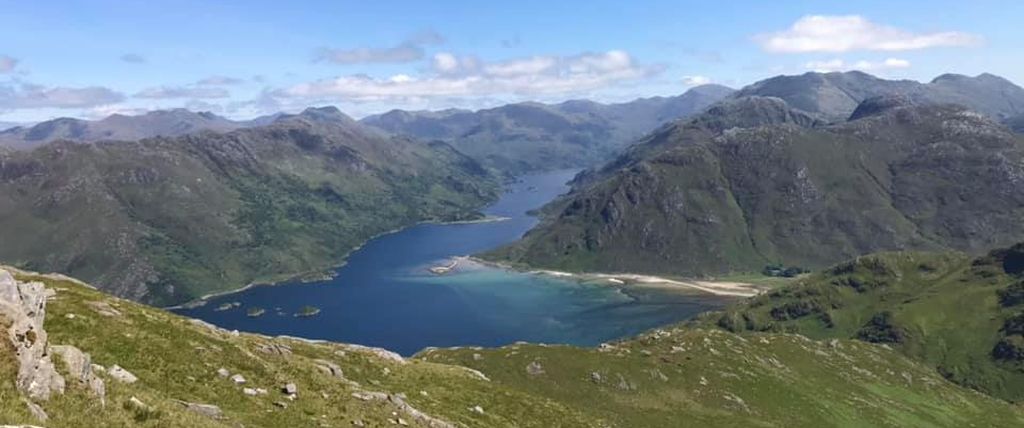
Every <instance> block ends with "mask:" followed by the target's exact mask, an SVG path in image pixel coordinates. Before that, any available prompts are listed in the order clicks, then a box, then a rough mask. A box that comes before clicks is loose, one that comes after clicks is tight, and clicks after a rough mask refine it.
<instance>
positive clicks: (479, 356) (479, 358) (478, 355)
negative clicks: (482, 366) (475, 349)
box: [473, 354, 484, 361]
mask: <svg viewBox="0 0 1024 428" xmlns="http://www.w3.org/2000/svg"><path fill="white" fill-rule="evenodd" d="M482 359H484V356H483V355H480V354H473V361H480V360H482Z"/></svg>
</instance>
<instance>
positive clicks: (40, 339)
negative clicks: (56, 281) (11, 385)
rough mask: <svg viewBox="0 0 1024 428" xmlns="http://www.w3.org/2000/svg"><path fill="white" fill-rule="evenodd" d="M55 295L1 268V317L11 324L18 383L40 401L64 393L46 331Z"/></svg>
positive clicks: (18, 385) (20, 388) (23, 389)
mask: <svg viewBox="0 0 1024 428" xmlns="http://www.w3.org/2000/svg"><path fill="white" fill-rule="evenodd" d="M51 295H52V291H49V290H47V289H46V288H45V287H44V286H43V284H42V283H39V282H19V281H17V280H15V279H14V277H13V276H12V275H11V273H10V272H8V271H6V270H2V269H0V315H2V318H3V319H4V320H3V321H4V323H7V340H8V343H9V344H10V346H11V347H12V348H13V351H14V356H15V359H16V360H17V362H18V376H17V379H16V381H15V383H16V385H17V387H18V389H19V390H21V391H22V392H24V393H25V395H26V396H27V397H28V398H29V399H31V400H37V401H41V400H47V399H49V398H50V395H51V394H52V393H53V392H57V393H63V392H64V378H63V377H62V376H61V375H60V373H57V370H56V369H55V368H54V365H53V361H52V360H51V358H50V350H49V348H48V344H47V337H46V331H45V330H44V329H43V320H44V318H45V317H46V298H47V297H49V296H51ZM40 419H42V418H40Z"/></svg>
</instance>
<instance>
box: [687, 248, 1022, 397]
mask: <svg viewBox="0 0 1024 428" xmlns="http://www.w3.org/2000/svg"><path fill="white" fill-rule="evenodd" d="M1022 269H1024V245H1017V246H1014V247H1012V248H1010V249H1006V250H998V251H994V252H992V253H991V254H989V255H987V256H984V257H980V258H971V257H968V256H966V255H963V254H957V253H915V252H896V253H881V254H875V255H869V256H864V257H860V258H857V259H856V260H853V261H849V262H845V263H841V264H839V265H836V266H834V267H832V268H829V269H827V270H825V271H822V272H820V273H816V274H813V275H811V276H810V277H808V278H805V279H802V280H800V281H799V282H798V283H797V284H794V285H792V286H788V287H785V288H781V289H778V290H774V291H772V292H770V293H768V294H765V295H762V296H760V297H757V298H754V299H751V300H749V301H747V302H743V303H741V304H738V305H737V306H736V307H733V308H730V309H729V310H727V311H725V312H724V313H722V314H709V315H705V316H704V319H703V324H704V325H718V326H721V327H724V328H725V329H727V330H730V331H734V332H743V331H762V332H791V333H799V334H802V335H806V336H808V337H810V338H813V339H819V340H825V339H829V338H841V339H859V340H862V341H868V342H877V343H881V344H885V345H886V346H890V347H892V348H894V349H896V350H898V351H900V352H902V353H903V354H905V355H908V356H910V357H912V358H914V359H917V360H920V361H922V362H924V363H926V364H928V365H931V366H933V367H935V368H936V369H937V371H938V372H939V373H941V374H942V375H943V376H945V377H946V378H948V379H950V380H952V381H954V382H956V383H959V384H962V385H965V386H969V387H972V388H975V389H978V390H980V391H983V392H986V393H990V394H992V395H994V396H996V397H1000V398H1004V399H1007V400H1011V401H1021V400H1024V340H1022V339H1024V338H1022V336H1021V335H1022V334H1024V328H1022V327H1021V326H1022V325H1024V323H1022V321H1021V320H1022V319H1024V278H1022V277H1021V272H1022Z"/></svg>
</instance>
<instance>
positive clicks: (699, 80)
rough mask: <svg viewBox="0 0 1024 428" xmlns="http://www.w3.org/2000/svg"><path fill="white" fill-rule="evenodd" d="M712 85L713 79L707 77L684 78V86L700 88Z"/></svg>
mask: <svg viewBox="0 0 1024 428" xmlns="http://www.w3.org/2000/svg"><path fill="white" fill-rule="evenodd" d="M708 83H711V78H710V77H707V76H683V84H684V85H686V86H700V85H707V84H708Z"/></svg>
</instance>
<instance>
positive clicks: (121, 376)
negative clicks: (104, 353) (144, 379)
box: [107, 364, 139, 383]
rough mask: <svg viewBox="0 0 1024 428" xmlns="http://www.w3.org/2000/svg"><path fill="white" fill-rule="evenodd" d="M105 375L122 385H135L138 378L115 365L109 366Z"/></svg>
mask: <svg viewBox="0 0 1024 428" xmlns="http://www.w3.org/2000/svg"><path fill="white" fill-rule="evenodd" d="M107 374H108V375H110V377H112V378H114V380H116V381H118V382H122V383H135V382H136V381H138V380H139V378H137V377H135V375H133V374H132V373H131V372H129V371H128V370H125V369H124V368H123V367H121V366H119V365H117V364H114V365H112V366H110V369H109V370H107Z"/></svg>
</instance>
